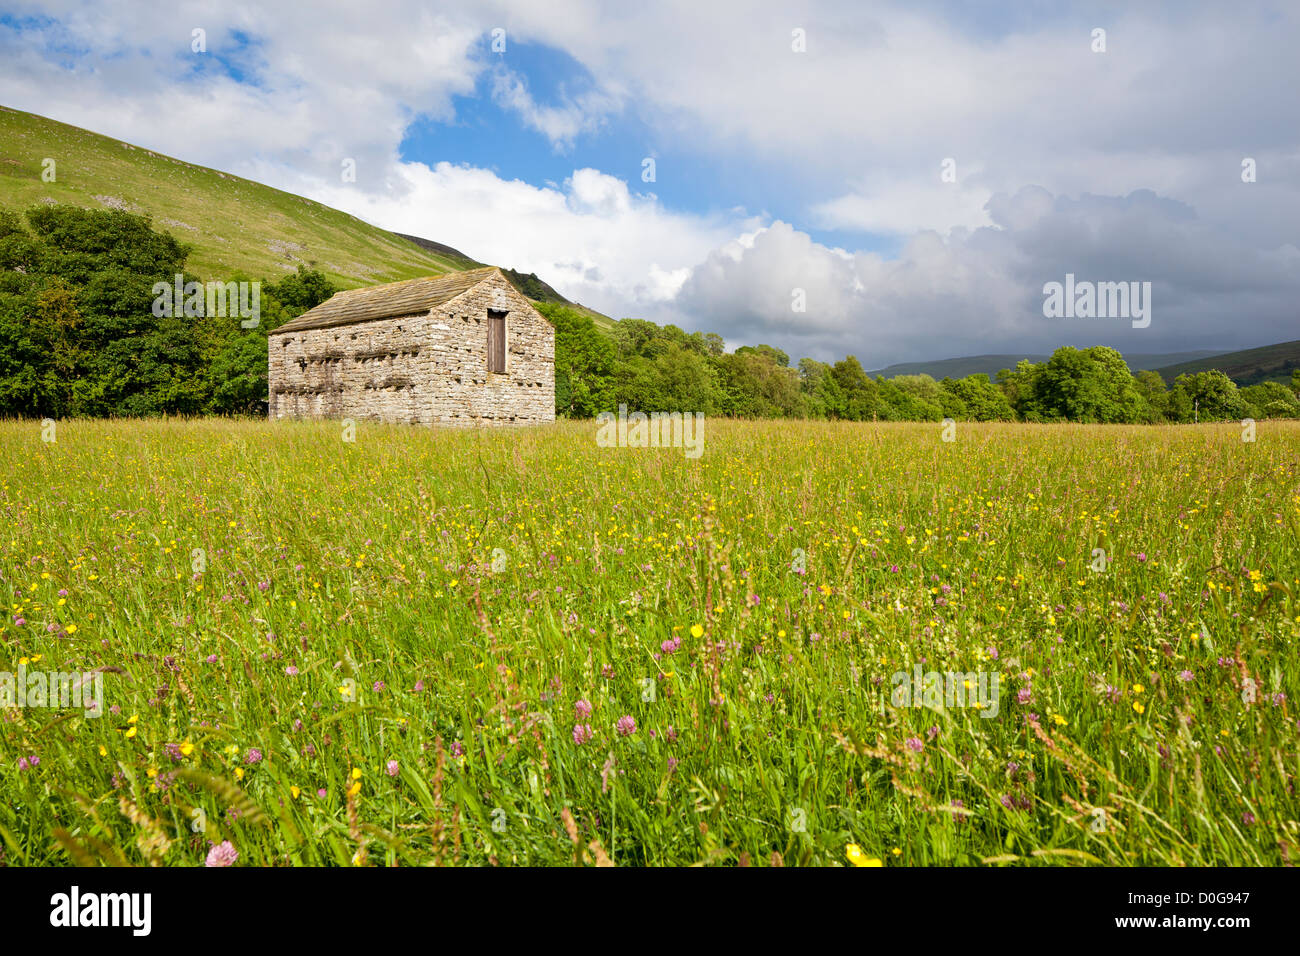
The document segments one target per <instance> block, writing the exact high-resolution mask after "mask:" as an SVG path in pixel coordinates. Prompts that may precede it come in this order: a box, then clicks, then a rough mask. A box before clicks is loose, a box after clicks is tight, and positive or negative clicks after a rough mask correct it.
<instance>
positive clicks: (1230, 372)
mask: <svg viewBox="0 0 1300 956" xmlns="http://www.w3.org/2000/svg"><path fill="white" fill-rule="evenodd" d="M1297 368H1300V340H1297V341H1294V342H1279V343H1278V344H1277V345H1265V346H1262V347H1261V348H1257V349H1243V350H1242V351H1240V352H1225V353H1221V354H1219V355H1216V356H1214V357H1213V358H1209V359H1205V358H1203V359H1198V360H1195V361H1185V362H1179V363H1170V364H1169V365H1167V366H1162V367H1159V368H1157V369H1156V371H1157V372H1159V373H1160V377H1161V378H1163V379H1164V380H1165V382H1166V383H1167V384H1172V383H1173V381H1174V379H1176V378H1177V377H1178V376H1179V375H1182V374H1184V373H1188V374H1191V373H1194V372H1205V371H1208V370H1210V369H1218V370H1219V371H1221V372H1223V374H1224V375H1226V376H1228V378H1230V379H1232V380H1233V381H1234V382H1236V383H1237V384H1238V385H1241V386H1246V385H1257V384H1259V383H1260V382H1284V383H1287V384H1289V383H1290V381H1291V372H1292V371H1293V370H1294V369H1297Z"/></svg>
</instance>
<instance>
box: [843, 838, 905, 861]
mask: <svg viewBox="0 0 1300 956" xmlns="http://www.w3.org/2000/svg"><path fill="white" fill-rule="evenodd" d="M900 852H901V851H900ZM844 855H845V856H847V857H848V858H849V862H850V863H852V864H853V865H854V866H884V865H885V864H883V863H881V862H880V860H878V859H876V858H875V857H869V856H867V855H866V854H865V853H863V852H862V847H860V846H858V845H857V844H856V843H850V844H849V845H848V846H846V847H845V848H844Z"/></svg>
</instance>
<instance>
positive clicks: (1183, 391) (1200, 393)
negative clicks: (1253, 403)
mask: <svg viewBox="0 0 1300 956" xmlns="http://www.w3.org/2000/svg"><path fill="white" fill-rule="evenodd" d="M1169 406H1170V411H1171V414H1172V415H1173V416H1174V419H1175V421H1181V422H1190V421H1196V420H1199V421H1203V422H1216V421H1231V420H1239V419H1242V418H1246V417H1248V416H1249V415H1250V409H1249V408H1247V406H1246V403H1245V402H1244V401H1242V398H1241V395H1240V394H1239V393H1238V391H1237V383H1236V382H1234V381H1233V380H1232V379H1230V378H1228V376H1227V375H1225V374H1223V373H1222V372H1220V371H1219V370H1218V369H1210V370H1209V371H1205V372H1194V373H1192V374H1183V375H1179V376H1178V378H1176V379H1174V387H1173V388H1172V389H1171V390H1170V392H1169Z"/></svg>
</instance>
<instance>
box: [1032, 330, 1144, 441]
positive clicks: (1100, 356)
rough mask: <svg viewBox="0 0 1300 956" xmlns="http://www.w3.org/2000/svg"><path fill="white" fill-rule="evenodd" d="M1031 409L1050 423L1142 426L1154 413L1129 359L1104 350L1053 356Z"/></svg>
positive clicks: (1059, 352)
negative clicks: (1131, 368)
mask: <svg viewBox="0 0 1300 956" xmlns="http://www.w3.org/2000/svg"><path fill="white" fill-rule="evenodd" d="M1029 408H1030V409H1031V410H1032V411H1034V412H1036V413H1037V414H1039V415H1041V416H1042V417H1043V419H1045V420H1048V421H1051V420H1065V421H1072V422H1139V421H1143V420H1145V419H1146V418H1147V416H1148V414H1149V409H1148V408H1147V407H1146V405H1145V403H1144V402H1143V400H1142V396H1141V395H1140V394H1139V392H1138V389H1137V385H1136V383H1135V382H1134V381H1133V375H1132V373H1130V372H1129V369H1128V365H1127V364H1125V362H1124V357H1123V356H1122V355H1120V354H1119V352H1117V351H1115V350H1114V349H1111V348H1105V347H1104V346H1097V347H1095V348H1090V349H1083V350H1079V349H1074V348H1070V347H1068V346H1066V347H1064V348H1059V349H1057V350H1056V351H1055V352H1053V353H1052V357H1051V358H1050V359H1049V360H1048V362H1047V364H1046V365H1045V366H1044V367H1043V370H1042V372H1041V373H1040V374H1039V375H1038V377H1037V380H1036V382H1035V394H1034V398H1033V399H1032V400H1031V402H1030V403H1029Z"/></svg>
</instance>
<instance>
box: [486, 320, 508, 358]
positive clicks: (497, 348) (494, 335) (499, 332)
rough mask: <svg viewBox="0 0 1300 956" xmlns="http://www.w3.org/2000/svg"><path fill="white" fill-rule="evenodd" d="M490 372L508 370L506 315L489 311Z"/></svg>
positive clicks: (488, 351) (488, 350) (488, 344)
mask: <svg viewBox="0 0 1300 956" xmlns="http://www.w3.org/2000/svg"><path fill="white" fill-rule="evenodd" d="M487 353H488V371H489V372H501V373H504V372H505V370H506V313H504V312H498V311H497V310H496V309H488V341H487Z"/></svg>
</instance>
